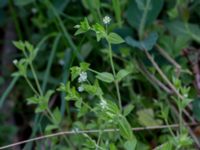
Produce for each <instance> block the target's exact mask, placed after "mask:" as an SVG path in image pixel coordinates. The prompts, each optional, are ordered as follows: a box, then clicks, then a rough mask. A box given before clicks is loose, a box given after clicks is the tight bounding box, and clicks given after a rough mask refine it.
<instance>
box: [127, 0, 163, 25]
mask: <svg viewBox="0 0 200 150" xmlns="http://www.w3.org/2000/svg"><path fill="white" fill-rule="evenodd" d="M162 7H163V0H131V1H130V4H129V7H128V9H127V11H126V18H127V20H128V23H129V24H130V25H131V26H132V27H134V28H136V29H139V27H140V26H141V23H142V22H143V23H144V25H149V24H151V23H152V22H153V21H154V20H155V19H156V18H157V17H158V15H159V13H160V11H161V9H162Z"/></svg>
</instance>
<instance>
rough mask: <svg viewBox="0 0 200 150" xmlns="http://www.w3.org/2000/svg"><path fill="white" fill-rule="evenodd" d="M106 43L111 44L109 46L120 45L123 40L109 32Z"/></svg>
mask: <svg viewBox="0 0 200 150" xmlns="http://www.w3.org/2000/svg"><path fill="white" fill-rule="evenodd" d="M108 41H109V42H110V43H111V44H120V43H123V42H124V40H123V39H122V38H121V36H119V35H118V34H116V33H114V32H111V33H110V34H109V35H108Z"/></svg>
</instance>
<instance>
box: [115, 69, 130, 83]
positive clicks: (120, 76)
mask: <svg viewBox="0 0 200 150" xmlns="http://www.w3.org/2000/svg"><path fill="white" fill-rule="evenodd" d="M129 73H130V72H129V71H127V70H126V69H121V70H120V71H119V72H118V73H117V75H116V80H117V81H118V82H119V81H121V80H122V79H123V78H124V77H126V76H127V75H128V74H129Z"/></svg>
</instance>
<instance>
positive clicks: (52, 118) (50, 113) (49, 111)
mask: <svg viewBox="0 0 200 150" xmlns="http://www.w3.org/2000/svg"><path fill="white" fill-rule="evenodd" d="M47 112H48V114H49V115H50V117H49V119H50V120H51V121H52V123H53V124H56V125H57V126H58V129H59V130H60V131H62V130H61V128H60V126H59V123H57V122H56V118H55V117H54V115H53V114H52V112H51V110H50V109H49V108H47ZM47 116H48V115H47ZM63 138H64V139H65V141H66V142H67V143H68V144H69V145H70V146H71V147H74V146H73V145H72V144H71V142H70V141H69V139H68V138H67V137H66V135H64V136H63Z"/></svg>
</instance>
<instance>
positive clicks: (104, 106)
mask: <svg viewBox="0 0 200 150" xmlns="http://www.w3.org/2000/svg"><path fill="white" fill-rule="evenodd" d="M107 105H108V104H107V102H106V101H105V100H104V99H101V102H100V106H101V108H102V109H105V108H107Z"/></svg>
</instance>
